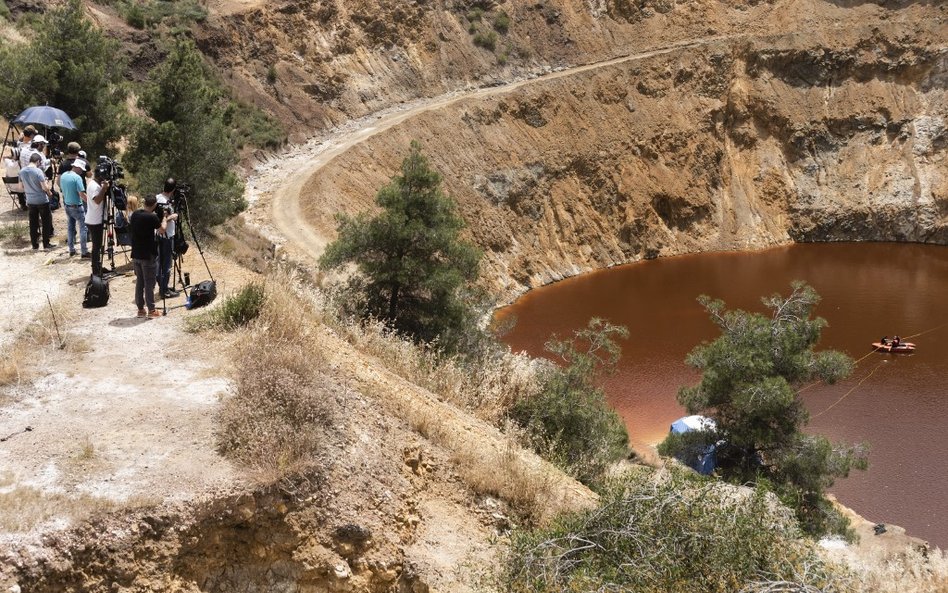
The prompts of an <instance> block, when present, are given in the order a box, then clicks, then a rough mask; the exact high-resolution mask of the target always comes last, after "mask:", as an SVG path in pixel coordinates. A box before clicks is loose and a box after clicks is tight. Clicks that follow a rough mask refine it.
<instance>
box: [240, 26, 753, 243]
mask: <svg viewBox="0 0 948 593" xmlns="http://www.w3.org/2000/svg"><path fill="white" fill-rule="evenodd" d="M736 37H740V36H739V35H720V36H713V37H703V38H699V39H693V40H690V41H683V42H679V43H675V44H672V45H667V46H664V47H661V48H657V49H652V50H649V51H645V52H639V53H635V54H629V55H626V56H621V57H618V58H612V59H610V60H604V61H601V62H593V63H590V64H585V65H583V66H576V67H573V68H567V69H563V70H558V71H555V72H550V73H547V74H543V75H539V76H536V77H534V78H528V79H523V80H518V81H514V82H511V83H508V84H504V85H500V86H494V87H485V88H478V89H474V90H465V91H456V92H452V93H448V94H445V95H440V96H438V97H432V98H428V99H421V100H419V101H416V102H414V103H411V104H407V105H401V106H399V107H396V108H393V109H390V110H387V111H383V112H380V113H376V114H373V115H371V116H367V117H364V118H361V119H359V120H355V121H353V122H351V123H350V124H349V125H347V126H346V129H344V130H340V131H337V132H335V133H332V134H330V135H329V136H328V137H327V138H325V139H324V140H323V141H322V142H321V143H320V144H318V145H316V144H314V143H315V142H316V140H314V141H310V142H309V143H307V144H304V145H301V146H298V147H296V148H294V149H291V151H289V152H288V153H285V154H284V155H282V156H280V157H279V161H280V165H278V169H282V171H283V174H284V175H286V174H287V173H286V172H287V171H292V173H289V174H290V175H292V177H291V178H290V179H288V180H286V181H285V182H283V183H272V182H271V180H268V179H265V177H266V176H265V175H264V176H261V177H259V178H254V177H251V184H257V185H268V186H269V187H273V188H274V190H273V199H272V205H271V209H270V216H269V219H270V221H271V222H272V224H273V226H274V227H275V229H276V230H277V231H278V232H279V233H280V234H281V235H282V236H283V238H285V239H286V242H287V244H286V247H287V248H290V249H291V250H292V251H293V252H294V253H297V254H299V255H303V256H305V257H307V258H310V259H312V260H316V259H318V258H319V256H320V255H321V254H322V252H323V250H324V249H325V247H326V244H327V242H328V240H327V237H325V236H322V235H320V234H319V233H318V232H317V230H316V229H314V228H312V227H311V226H309V225H308V224H307V223H306V219H305V217H304V215H303V211H302V209H301V208H300V199H301V194H302V190H303V187H304V186H305V185H306V183H307V181H309V179H310V178H311V177H312V176H314V175H316V174H318V173H319V172H320V170H322V169H323V168H324V167H325V166H326V165H327V164H329V163H330V162H332V160H333V159H334V158H336V157H337V156H339V155H341V154H343V153H345V152H346V151H347V150H349V149H350V148H352V147H354V146H356V145H358V144H360V143H362V142H365V141H366V140H368V139H369V138H371V137H373V136H375V135H376V134H378V133H380V132H384V131H386V130H388V129H390V128H392V127H393V126H396V125H398V124H400V123H402V122H404V121H406V120H409V119H411V118H412V117H414V116H416V115H419V114H421V113H425V112H429V111H435V110H438V109H442V108H444V107H447V106H450V105H454V104H455V103H458V102H460V101H465V100H468V99H481V98H485V97H493V96H498V95H504V94H507V93H511V92H513V91H516V90H517V89H519V88H521V87H523V86H526V85H530V84H536V83H542V82H545V81H549V80H554V79H557V78H565V77H567V76H572V75H575V74H579V73H582V72H587V71H589V70H596V69H598V68H605V67H608V66H613V65H615V64H621V63H624V62H631V61H635V60H643V59H646V58H651V57H654V56H659V55H663V54H668V53H671V52H674V51H677V50H680V49H685V48H692V47H698V46H701V45H707V44H709V43H712V42H715V41H721V40H724V39H733V38H736ZM283 164H286V165H288V166H281V165H283ZM291 167H292V168H291ZM251 193H253V192H252V191H251ZM251 201H252V198H251Z"/></svg>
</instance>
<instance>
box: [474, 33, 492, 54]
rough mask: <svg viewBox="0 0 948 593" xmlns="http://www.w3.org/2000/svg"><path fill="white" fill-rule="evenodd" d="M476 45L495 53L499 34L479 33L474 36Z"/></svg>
mask: <svg viewBox="0 0 948 593" xmlns="http://www.w3.org/2000/svg"><path fill="white" fill-rule="evenodd" d="M474 45H476V46H478V47H483V48H484V49H487V50H490V51H494V49H496V48H497V33H494V32H493V31H487V32H486V33H485V32H483V31H478V32H477V33H475V34H474Z"/></svg>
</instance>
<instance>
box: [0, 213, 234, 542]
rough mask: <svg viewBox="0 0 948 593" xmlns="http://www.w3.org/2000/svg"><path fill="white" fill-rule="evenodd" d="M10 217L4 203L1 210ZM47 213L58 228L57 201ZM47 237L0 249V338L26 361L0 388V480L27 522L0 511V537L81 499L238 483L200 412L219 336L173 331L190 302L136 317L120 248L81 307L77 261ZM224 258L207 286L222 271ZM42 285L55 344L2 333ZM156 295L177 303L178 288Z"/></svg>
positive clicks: (220, 372)
mask: <svg viewBox="0 0 948 593" xmlns="http://www.w3.org/2000/svg"><path fill="white" fill-rule="evenodd" d="M14 216H15V215H14V214H12V213H10V212H7V213H5V214H4V216H3V219H4V222H6V221H7V220H9V219H11V218H13V217H14ZM55 224H56V229H57V234H60V231H63V230H64V229H65V222H64V218H63V214H62V212H61V211H59V212H57V213H56V223H55ZM57 241H59V242H60V245H61V246H60V247H59V248H57V249H55V250H53V251H51V252H44V251H43V250H42V249H41V250H40V251H38V252H34V251H33V250H32V249H30V248H29V247H27V248H25V249H12V250H5V251H4V253H3V255H2V257H0V262H2V263H0V297H2V298H3V301H4V302H5V303H6V305H7V306H6V307H3V308H2V310H0V327H2V328H3V334H2V338H0V339H2V342H0V347H2V348H11V347H16V348H19V349H21V350H22V349H24V348H26V347H29V348H31V351H30V352H21V354H23V355H24V357H25V358H26V359H27V360H26V361H24V362H23V364H22V372H23V375H22V376H21V377H20V380H19V382H16V383H14V384H12V385H8V386H6V387H3V388H0V402H2V407H0V438H4V437H6V440H4V441H3V442H0V493H2V494H8V495H12V498H11V499H9V500H14V501H15V500H16V498H17V497H16V494H17V492H18V491H20V492H22V493H23V496H24V497H26V496H29V497H31V498H32V499H35V500H34V501H33V503H31V505H30V509H31V510H30V513H31V514H32V515H33V517H34V518H35V520H36V521H38V523H36V521H33V520H32V519H31V518H30V517H20V518H19V519H18V520H17V521H15V522H14V523H11V522H10V521H9V520H7V521H4V519H9V517H4V516H3V512H2V511H0V527H3V526H5V527H6V528H7V529H2V531H5V533H2V534H0V538H4V539H6V538H10V537H13V538H20V537H22V536H23V534H24V533H26V532H32V534H33V535H35V534H36V533H37V532H38V531H41V530H43V529H45V528H49V527H61V526H63V525H65V524H68V523H69V522H70V520H71V519H77V518H81V517H82V516H84V514H85V512H86V511H89V510H92V509H93V508H95V507H106V508H112V507H113V506H122V505H124V504H129V503H131V504H152V503H159V502H163V501H169V500H170V501H176V500H187V499H191V498H194V497H198V496H200V495H202V494H204V493H208V492H210V491H213V490H216V489H219V488H223V487H228V488H229V487H232V486H233V485H235V484H237V483H239V479H238V476H237V474H236V473H235V471H234V469H233V468H232V467H231V466H230V464H229V463H228V462H226V461H225V460H224V459H223V458H221V457H220V456H219V455H218V454H217V453H216V451H215V450H214V440H213V427H214V424H213V415H214V412H215V410H216V408H217V405H218V398H219V396H220V395H221V394H223V393H225V392H226V391H227V389H228V386H229V383H228V380H227V379H226V374H225V368H224V367H225V365H224V364H222V363H221V361H220V359H219V354H220V352H221V348H219V347H217V346H215V345H214V344H205V343H202V342H200V343H199V342H196V338H194V337H192V336H191V335H189V334H185V333H184V332H183V331H182V326H183V322H184V320H185V319H186V318H187V317H188V316H191V315H194V314H197V313H198V311H187V310H185V309H184V308H183V307H180V308H172V309H169V312H168V315H167V316H166V317H163V318H161V319H156V320H145V319H137V318H136V317H135V314H136V307H135V305H134V303H133V297H132V295H133V286H134V275H133V274H132V273H131V272H130V268H129V266H127V265H122V264H123V263H124V261H125V260H124V256H122V255H119V256H117V257H116V263H117V264H118V266H119V270H125V271H126V272H128V273H126V274H125V275H122V276H118V277H116V278H114V279H113V280H112V281H111V283H110V285H111V299H110V302H109V305H108V306H107V307H104V308H100V309H82V308H81V301H82V294H83V290H84V287H85V282H86V280H87V278H88V273H89V262H88V260H82V259H80V258H78V257H73V258H70V257H69V256H68V253H67V251H66V248H65V240H64V238H63V237H57ZM188 257H189V258H191V257H195V256H188ZM212 262H213V263H212V265H214V266H215V267H218V268H220V266H218V265H217V264H218V263H219V262H218V261H216V259H212ZM196 266H201V264H200V262H199V261H197V260H196V259H195V260H194V261H186V263H185V269H186V270H191V272H192V275H193V276H194V277H195V278H196V279H202V278H203V277H204V275H205V274H206V272H205V271H204V270H203V267H201V268H200V269H199V268H198V267H196ZM227 271H230V269H229V268H228V270H226V271H225V274H223V275H222V278H221V280H222V282H220V283H219V285H221V286H223V285H225V284H227V281H228V280H230V279H231V276H230V275H229V274H227V273H226V272H227ZM235 277H239V273H237V274H236V275H235ZM225 290H226V289H225ZM47 295H49V298H50V302H51V303H52V306H53V307H54V308H55V310H56V312H57V318H58V323H59V324H60V327H59V331H60V332H61V334H62V336H63V341H64V342H65V344H66V346H65V348H64V349H59V348H57V344H56V343H55V342H56V340H52V343H50V344H49V345H45V346H36V345H34V344H33V343H24V342H23V341H22V340H21V341H19V342H17V341H16V340H17V338H18V336H19V335H20V332H21V330H23V329H24V328H25V327H27V326H28V325H29V324H31V323H34V324H35V323H40V322H39V321H33V320H36V319H38V318H39V317H41V316H43V315H48V309H49V307H50V304H49V303H47V300H46V296H47ZM167 304H168V306H169V307H173V306H175V305H181V304H183V297H179V298H178V299H174V300H169V301H168V303H167ZM160 307H161V303H160V301H159V308H160ZM50 331H54V330H53V329H52V328H50ZM7 352H9V350H8V351H7ZM70 501H72V502H76V504H75V505H73V504H70ZM11 525H13V526H14V527H13V531H15V532H18V533H11V532H10V528H11ZM0 541H2V539H0Z"/></svg>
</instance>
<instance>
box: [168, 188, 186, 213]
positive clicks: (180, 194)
mask: <svg viewBox="0 0 948 593" xmlns="http://www.w3.org/2000/svg"><path fill="white" fill-rule="evenodd" d="M190 193H191V186H190V185H188V184H187V183H179V184H177V185H176V186H175V188H174V193H173V194H171V199H170V200H169V202H170V203H171V207H172V208H174V211H175V212H180V213H182V214H186V213H187V209H188V194H190Z"/></svg>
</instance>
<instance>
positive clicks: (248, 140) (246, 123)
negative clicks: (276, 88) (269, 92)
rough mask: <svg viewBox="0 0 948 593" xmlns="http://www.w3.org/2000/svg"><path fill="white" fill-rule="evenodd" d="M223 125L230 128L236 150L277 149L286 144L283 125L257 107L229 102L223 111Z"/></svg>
mask: <svg viewBox="0 0 948 593" xmlns="http://www.w3.org/2000/svg"><path fill="white" fill-rule="evenodd" d="M224 123H225V125H227V127H229V128H230V134H231V138H232V139H233V141H234V144H235V145H236V146H237V148H243V147H244V146H245V145H248V144H249V145H250V146H256V147H257V148H270V149H273V148H279V147H281V146H283V145H284V144H285V143H286V130H284V128H283V124H281V123H280V122H278V121H277V120H275V119H274V118H273V117H272V116H270V114H268V113H266V112H265V111H263V110H262V109H260V108H259V107H255V106H253V105H247V104H246V103H240V102H237V101H234V100H232V101H230V103H229V104H228V105H227V108H226V109H224Z"/></svg>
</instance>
